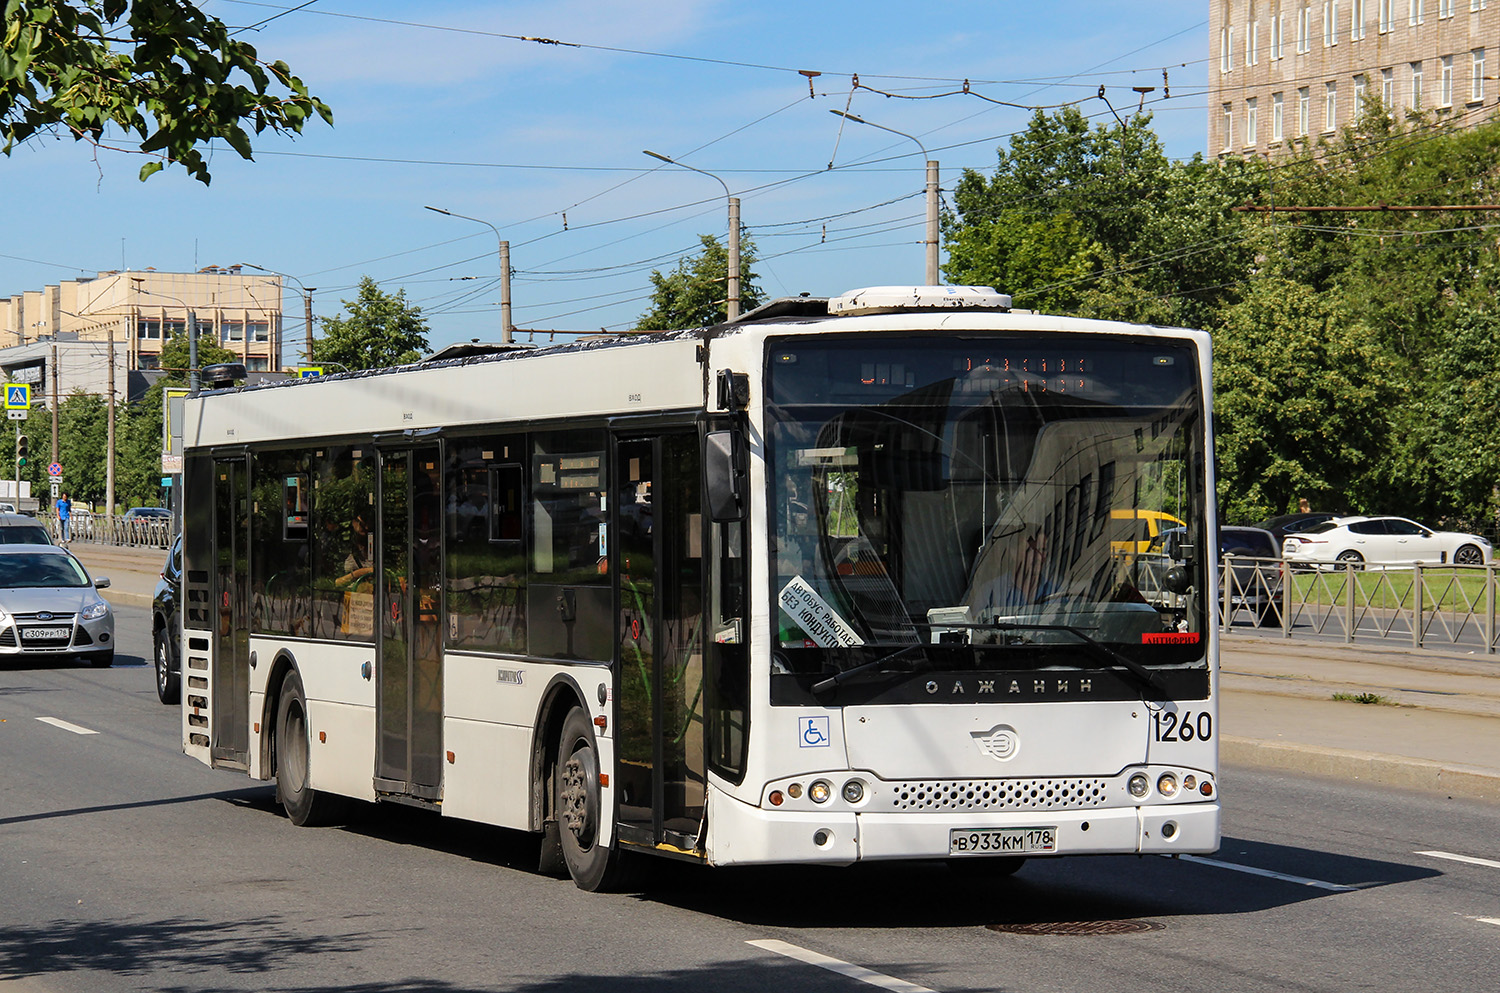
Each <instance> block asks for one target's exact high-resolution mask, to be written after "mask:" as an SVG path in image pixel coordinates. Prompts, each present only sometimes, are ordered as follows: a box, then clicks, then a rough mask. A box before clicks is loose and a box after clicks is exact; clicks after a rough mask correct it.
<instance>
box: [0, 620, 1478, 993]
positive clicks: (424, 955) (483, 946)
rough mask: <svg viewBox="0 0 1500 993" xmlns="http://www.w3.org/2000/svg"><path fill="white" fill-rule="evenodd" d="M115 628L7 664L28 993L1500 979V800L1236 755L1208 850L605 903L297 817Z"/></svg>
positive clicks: (691, 873) (863, 874) (14, 943)
mask: <svg viewBox="0 0 1500 993" xmlns="http://www.w3.org/2000/svg"><path fill="white" fill-rule="evenodd" d="M117 613H118V631H119V646H118V652H119V654H118V656H117V658H118V660H119V664H118V665H117V666H116V667H115V668H113V669H110V670H103V671H100V670H93V669H87V668H63V669H37V668H18V667H15V666H10V667H6V666H3V665H0V989H3V990H4V991H6V993H82V991H91V993H92V991H105V993H111V991H117V990H171V991H184V993H186V991H221V990H288V991H291V990H295V991H319V993H374V991H377V990H378V991H399V993H450V991H468V990H476V991H477V990H524V991H568V993H572V991H579V993H582V991H585V990H588V991H590V993H615V991H622V993H634V991H643V993H644V991H646V990H652V991H656V990H668V991H676V990H681V991H684V993H685V991H689V990H692V991H699V990H715V991H717V990H724V991H738V990H746V991H750V990H754V991H762V990H765V989H767V988H776V989H778V990H779V991H785V993H797V991H802V990H848V991H857V990H863V989H870V988H871V984H875V985H876V986H879V987H881V988H884V989H894V990H903V989H904V990H913V991H915V990H919V989H923V988H925V989H930V990H939V991H960V990H964V991H967V990H992V989H1005V990H1013V991H1033V990H1036V991H1041V990H1048V991H1051V990H1088V991H1100V990H1120V991H1126V990H1129V991H1136V990H1203V989H1210V988H1215V989H1219V988H1222V989H1233V990H1251V991H1259V990H1266V991H1270V990H1277V991H1281V990H1317V991H1322V990H1353V989H1369V988H1374V989H1384V990H1397V989H1436V988H1441V989H1443V990H1447V991H1462V993H1466V991H1475V993H1477V991H1480V990H1490V989H1493V986H1494V977H1495V975H1497V974H1500V804H1494V803H1486V802H1480V801H1461V800H1447V799H1443V798H1441V797H1434V796H1432V795H1430V794H1408V793H1402V792H1396V791H1379V790H1374V789H1369V788H1364V787H1357V786H1351V785H1348V784H1342V783H1335V782H1331V781H1322V780H1317V779H1310V778H1301V777H1297V776H1293V775H1289V774H1285V775H1278V774H1267V773H1258V772H1252V771H1250V770H1245V769H1237V768H1233V767H1231V768H1230V769H1228V770H1226V771H1225V774H1224V776H1223V778H1222V784H1223V790H1222V795H1223V798H1224V803H1225V808H1226V815H1225V824H1224V834H1225V839H1224V846H1223V849H1222V851H1221V852H1220V854H1219V855H1217V856H1215V857H1214V858H1212V859H1207V860H1193V861H1190V860H1188V859H1178V860H1170V859H1165V858H1156V857H1151V858H1133V857H1108V858H1094V859H1062V860H1056V861H1033V862H1030V863H1028V864H1027V865H1026V866H1025V867H1024V868H1022V870H1021V872H1020V873H1019V875H1017V876H1016V877H1014V878H1011V879H998V880H994V879H986V878H984V877H983V876H981V875H978V874H976V873H973V872H963V873H960V872H954V871H950V870H948V869H946V868H944V867H941V866H906V867H879V866H876V867H864V868H859V869H854V870H833V869H818V870H811V869H802V870H794V869H761V870H701V869H697V868H695V867H690V866H678V865H674V864H668V863H663V864H662V866H661V870H662V871H661V872H660V873H659V874H658V876H657V878H656V879H655V881H654V882H653V884H652V886H651V887H650V888H649V889H648V891H647V892H646V893H645V894H643V895H595V894H586V893H582V892H580V891H579V890H577V889H575V888H574V887H573V885H572V884H571V883H569V882H567V881H563V880H557V879H551V878H546V877H541V876H537V875H535V874H532V873H530V872H528V871H525V869H524V865H525V863H526V860H527V859H528V858H529V857H530V855H531V850H530V846H529V845H528V844H527V842H526V841H525V839H523V838H521V837H519V836H516V835H513V834H510V833H508V832H503V831H499V830H495V829H491V828H485V827H479V826H474V825H465V824H461V823H456V822H445V821H442V820H441V819H439V818H436V817H434V816H432V815H429V814H426V813H424V812H420V811H415V810H408V809H405V808H399V807H380V808H369V809H368V810H367V811H366V812H365V814H364V815H363V816H362V817H361V818H360V819H359V820H358V821H357V822H356V823H354V824H353V825H351V826H349V827H346V828H339V829H322V830H311V829H297V828H294V827H293V826H292V825H291V824H290V823H289V822H288V821H287V820H286V819H285V818H284V817H283V816H282V815H281V814H280V812H279V810H278V809H277V808H276V807H275V804H274V798H273V791H272V789H271V788H270V787H267V786H263V785H260V784H254V783H252V782H251V781H249V780H248V779H245V778H244V777H243V776H241V775H238V774H232V773H224V772H215V771H211V770H209V769H207V768H205V767H204V766H201V765H199V764H198V763H196V762H194V761H192V760H190V759H188V758H186V757H184V756H183V755H182V754H181V752H180V750H179V747H178V743H177V742H178V717H177V714H176V711H175V710H174V709H171V708H166V707H162V706H161V705H160V704H159V703H158V702H157V701H156V697H155V693H154V690H153V687H152V675H151V670H150V668H149V666H148V665H147V664H146V656H147V655H148V650H149V639H148V638H147V636H146V612H145V610H143V609H140V608H133V607H120V608H118V609H117ZM43 718H45V719H47V720H45V721H44V720H43ZM58 721H61V722H63V723H62V724H59V723H57V722H58ZM84 732H94V733H84ZM1434 853H1441V854H1434ZM1465 859H1468V860H1476V861H1465ZM1080 932H1081V933H1080ZM1115 932H1119V933H1115ZM820 956H821V957H822V958H820ZM859 970H864V971H863V972H860V971H859ZM851 973H852V974H851Z"/></svg>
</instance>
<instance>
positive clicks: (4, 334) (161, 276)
mask: <svg viewBox="0 0 1500 993" xmlns="http://www.w3.org/2000/svg"><path fill="white" fill-rule="evenodd" d="M190 318H191V319H193V320H195V321H196V322H197V326H198V332H199V334H200V335H205V334H207V335H212V337H213V338H214V340H215V341H217V342H218V343H219V344H221V345H222V346H223V347H225V348H227V349H229V350H230V351H232V352H234V353H235V354H237V355H238V356H239V357H240V359H241V361H243V362H244V363H245V368H246V369H249V370H256V371H271V372H274V371H277V370H279V369H280V368H281V277H280V276H276V275H253V276H251V275H244V274H242V273H241V272H240V269H239V267H238V266H231V267H229V268H227V269H220V268H217V267H212V266H211V267H209V268H206V269H203V270H201V271H199V272H157V271H155V270H153V269H146V270H143V271H140V272H130V271H126V272H101V273H99V275H98V276H97V277H95V278H93V279H66V280H62V281H61V282H59V283H56V284H54V285H51V286H45V287H43V288H41V289H39V290H27V291H25V292H23V293H17V294H14V295H12V296H9V297H0V348H9V347H12V346H17V345H27V344H30V343H34V342H38V341H59V340H74V339H76V340H78V341H106V340H107V339H109V337H110V336H111V335H113V338H114V343H115V346H116V348H118V349H120V350H122V351H123V353H124V356H125V365H126V368H127V369H132V370H135V369H157V368H160V366H161V349H162V345H163V344H164V343H166V342H167V341H170V340H171V339H172V337H173V336H174V335H177V334H184V333H186V329H187V325H188V320H189V319H190Z"/></svg>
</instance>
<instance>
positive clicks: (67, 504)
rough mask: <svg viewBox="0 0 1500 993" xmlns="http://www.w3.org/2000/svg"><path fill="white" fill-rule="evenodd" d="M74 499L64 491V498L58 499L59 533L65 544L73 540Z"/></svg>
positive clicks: (59, 537)
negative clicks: (70, 498)
mask: <svg viewBox="0 0 1500 993" xmlns="http://www.w3.org/2000/svg"><path fill="white" fill-rule="evenodd" d="M72 524H73V501H71V500H69V499H68V495H67V494H66V493H64V494H63V495H62V499H61V500H59V501H57V534H58V539H59V540H60V541H61V542H62V543H63V544H64V545H66V544H69V543H70V542H72V540H73V528H72Z"/></svg>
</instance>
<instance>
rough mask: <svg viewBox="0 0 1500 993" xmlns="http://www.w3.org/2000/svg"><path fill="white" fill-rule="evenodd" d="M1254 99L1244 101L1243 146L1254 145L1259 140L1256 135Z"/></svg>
mask: <svg viewBox="0 0 1500 993" xmlns="http://www.w3.org/2000/svg"><path fill="white" fill-rule="evenodd" d="M1255 110H1256V107H1255V97H1251V98H1250V99H1248V100H1246V101H1245V144H1246V145H1254V144H1255V143H1256V142H1257V141H1258V140H1259V138H1258V137H1257V134H1256V126H1257V124H1258V122H1257V121H1256V119H1255Z"/></svg>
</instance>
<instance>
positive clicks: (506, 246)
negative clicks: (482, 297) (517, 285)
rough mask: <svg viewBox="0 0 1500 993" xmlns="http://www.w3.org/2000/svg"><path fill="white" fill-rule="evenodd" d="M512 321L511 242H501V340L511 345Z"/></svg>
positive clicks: (513, 331) (513, 328)
mask: <svg viewBox="0 0 1500 993" xmlns="http://www.w3.org/2000/svg"><path fill="white" fill-rule="evenodd" d="M515 327H516V326H515V324H513V323H512V322H511V319H510V242H508V241H506V240H505V239H503V238H502V239H501V240H500V340H501V341H503V342H505V343H506V344H510V341H511V338H512V337H513V336H514V333H515Z"/></svg>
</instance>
